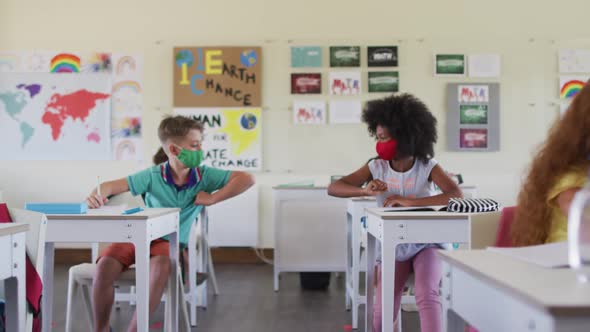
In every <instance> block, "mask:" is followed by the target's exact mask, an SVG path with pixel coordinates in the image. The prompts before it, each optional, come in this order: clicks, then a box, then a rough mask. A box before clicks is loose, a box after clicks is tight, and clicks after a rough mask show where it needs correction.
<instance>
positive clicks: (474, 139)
mask: <svg viewBox="0 0 590 332" xmlns="http://www.w3.org/2000/svg"><path fill="white" fill-rule="evenodd" d="M459 141H460V144H461V148H479V149H485V148H487V147H488V130H487V129H479V128H461V130H460V139H459Z"/></svg>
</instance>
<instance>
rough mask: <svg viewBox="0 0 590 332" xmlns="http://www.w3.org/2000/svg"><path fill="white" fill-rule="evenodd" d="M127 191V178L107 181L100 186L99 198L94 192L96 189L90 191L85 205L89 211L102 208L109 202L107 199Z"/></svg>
mask: <svg viewBox="0 0 590 332" xmlns="http://www.w3.org/2000/svg"><path fill="white" fill-rule="evenodd" d="M126 191H129V185H128V184H127V178H121V179H118V180H114V181H107V182H104V183H101V184H100V194H101V195H100V196H99V195H98V192H97V191H96V188H94V190H92V192H91V193H90V195H89V196H88V197H87V198H86V204H88V207H89V208H91V209H97V208H99V207H101V206H103V205H104V204H105V203H106V202H108V201H109V200H108V199H107V197H110V196H113V195H117V194H120V193H123V192H126Z"/></svg>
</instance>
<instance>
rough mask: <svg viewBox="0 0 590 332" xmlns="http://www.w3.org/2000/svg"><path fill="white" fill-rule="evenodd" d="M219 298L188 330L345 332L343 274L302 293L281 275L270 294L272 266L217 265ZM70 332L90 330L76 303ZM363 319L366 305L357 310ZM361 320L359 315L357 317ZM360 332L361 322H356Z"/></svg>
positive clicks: (412, 330)
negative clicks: (322, 288)
mask: <svg viewBox="0 0 590 332" xmlns="http://www.w3.org/2000/svg"><path fill="white" fill-rule="evenodd" d="M68 268H69V266H66V265H58V266H56V267H55V273H56V281H55V302H54V309H53V311H54V328H53V331H64V327H65V307H66V291H67V271H68ZM215 269H216V272H217V279H218V282H219V287H220V291H221V294H220V295H218V296H214V295H213V294H212V293H211V291H212V290H211V287H210V290H209V291H210V294H209V308H208V309H207V310H202V309H200V310H199V311H198V319H199V326H198V327H196V328H193V329H192V331H208V332H232V331H236V332H238V331H239V332H320V331H321V332H340V331H347V328H346V326H347V325H348V326H349V325H350V324H351V314H350V312H348V311H346V310H345V308H344V292H345V286H344V275H341V277H339V278H334V277H333V278H332V281H331V283H330V288H329V289H328V290H327V291H314V292H312V291H302V290H301V288H300V286H299V275H298V274H296V273H284V274H281V284H280V286H281V289H280V291H279V292H277V293H275V292H274V291H273V290H272V266H269V265H221V264H220V265H217V266H216V267H215ZM76 301H77V302H76V303H75V305H74V308H75V309H74V310H75V313H74V315H73V317H74V324H73V328H74V331H88V330H89V329H88V323H87V318H86V315H85V313H84V312H83V309H82V308H83V306H82V301H81V300H80V299H76ZM163 307H164V306H163V305H160V307H159V308H158V311H157V313H156V314H155V315H152V317H151V319H150V324H151V326H152V327H153V329H150V331H161V330H162V328H161V327H160V326H161V324H162V322H163V317H164V315H163ZM361 311H362V312H363V315H364V306H361ZM131 313H132V308H131V307H129V306H128V305H126V304H123V305H122V308H121V310H119V311H114V312H113V315H112V316H111V321H112V325H113V330H114V331H115V332H119V331H125V330H126V326H127V322H128V321H129V319H130V317H131ZM361 316H362V315H361ZM359 327H360V328H359V330H358V331H363V329H364V318H363V317H360V318H359ZM417 331H420V329H419V322H418V315H417V313H416V312H404V314H403V332H417Z"/></svg>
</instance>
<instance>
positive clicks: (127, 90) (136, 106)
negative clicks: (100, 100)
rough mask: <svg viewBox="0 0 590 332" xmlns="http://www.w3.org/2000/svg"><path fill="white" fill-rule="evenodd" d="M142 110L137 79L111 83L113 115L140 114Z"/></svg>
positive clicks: (139, 86) (140, 92) (140, 93)
mask: <svg viewBox="0 0 590 332" xmlns="http://www.w3.org/2000/svg"><path fill="white" fill-rule="evenodd" d="M142 111H143V98H142V90H141V85H140V84H139V82H137V81H119V82H116V83H115V84H113V115H115V116H128V115H140V114H141V112H142Z"/></svg>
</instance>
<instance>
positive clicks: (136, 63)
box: [110, 53, 143, 161]
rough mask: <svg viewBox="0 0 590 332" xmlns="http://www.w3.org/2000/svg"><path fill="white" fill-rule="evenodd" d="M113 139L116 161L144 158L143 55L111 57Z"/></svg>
mask: <svg viewBox="0 0 590 332" xmlns="http://www.w3.org/2000/svg"><path fill="white" fill-rule="evenodd" d="M110 60H111V64H112V66H111V67H112V69H111V75H112V79H113V89H112V91H113V92H112V96H113V97H112V136H113V157H114V158H115V160H137V161H141V160H142V159H143V141H142V139H141V137H142V132H141V127H142V117H143V89H142V82H143V56H141V55H140V54H129V53H114V54H112V57H111V59H110Z"/></svg>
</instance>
